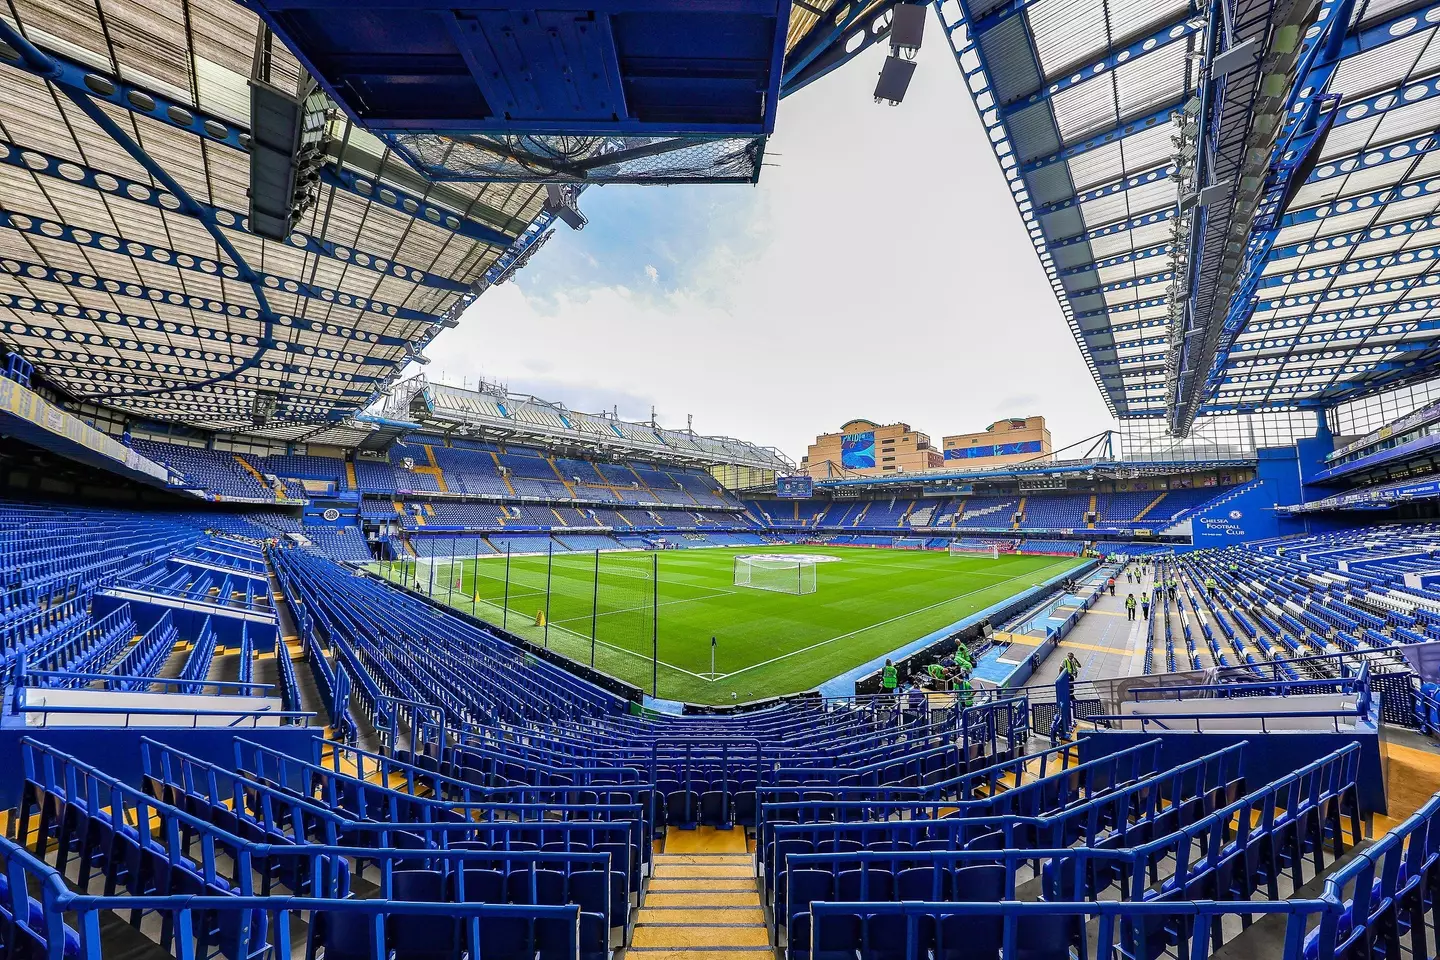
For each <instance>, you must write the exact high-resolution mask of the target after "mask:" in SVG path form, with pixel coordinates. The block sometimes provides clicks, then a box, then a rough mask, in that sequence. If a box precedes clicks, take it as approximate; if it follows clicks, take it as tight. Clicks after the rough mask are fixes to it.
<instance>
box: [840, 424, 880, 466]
mask: <svg viewBox="0 0 1440 960" xmlns="http://www.w3.org/2000/svg"><path fill="white" fill-rule="evenodd" d="M840 466H842V467H844V468H845V469H846V470H864V469H865V468H866V467H873V466H875V431H874V430H867V431H866V432H865V433H847V434H845V436H843V437H841V438H840Z"/></svg>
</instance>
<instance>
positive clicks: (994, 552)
mask: <svg viewBox="0 0 1440 960" xmlns="http://www.w3.org/2000/svg"><path fill="white" fill-rule="evenodd" d="M950 556H952V557H990V558H991V559H994V560H999V559H1000V544H998V543H965V542H963V541H958V540H957V541H951V543H950Z"/></svg>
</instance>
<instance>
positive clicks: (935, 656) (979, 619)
mask: <svg viewBox="0 0 1440 960" xmlns="http://www.w3.org/2000/svg"><path fill="white" fill-rule="evenodd" d="M1098 566H1100V561H1099V560H1093V559H1092V560H1089V561H1087V562H1086V563H1084V564H1082V565H1081V566H1079V567H1076V568H1075V569H1074V570H1069V571H1066V572H1065V573H1063V574H1060V575H1058V576H1056V577H1054V578H1053V579H1051V580H1049V581H1047V582H1045V583H1042V584H1041V585H1040V586H1038V587H1032V588H1030V589H1029V590H1026V591H1024V592H1022V593H1018V594H1016V595H1015V596H1013V597H1011V598H1010V599H1009V600H1006V601H1003V602H1002V603H1001V604H1000V605H997V606H996V607H991V608H990V609H989V610H982V611H980V612H979V613H975V614H972V615H971V616H970V617H968V618H966V619H965V620H961V621H960V626H959V627H958V628H957V629H956V630H955V632H953V633H948V634H945V635H944V636H942V637H941V638H940V639H938V640H936V641H935V642H933V643H930V644H928V645H926V646H924V647H922V648H920V649H919V650H916V651H914V652H912V653H908V654H906V655H905V656H903V657H901V658H900V659H899V660H895V665H896V667H897V669H898V670H899V673H900V676H902V677H906V676H910V675H911V674H914V673H917V672H919V671H920V669H921V668H922V667H923V666H925V665H926V664H928V663H931V662H933V661H935V660H939V659H940V658H942V657H945V656H948V655H949V654H951V653H954V652H955V647H956V645H957V644H959V643H960V642H961V641H964V642H965V643H966V644H974V643H975V642H977V641H978V640H979V639H980V638H981V636H982V635H988V632H989V628H990V626H991V624H993V623H1003V622H1004V621H1005V620H1006V619H1007V618H1009V617H1013V616H1015V615H1016V614H1017V613H1020V612H1022V611H1024V610H1025V609H1026V608H1027V607H1029V606H1031V605H1032V604H1034V603H1035V601H1036V600H1037V599H1038V598H1039V597H1041V596H1043V595H1045V594H1046V592H1048V591H1051V590H1056V589H1058V588H1059V585H1060V583H1061V582H1062V581H1064V580H1068V579H1071V578H1075V579H1078V578H1080V577H1084V576H1087V575H1088V574H1089V573H1090V572H1091V571H1093V570H1094V569H1095V568H1097V567H1098ZM901 649H903V648H901ZM981 652H983V651H981ZM892 659H893V655H892ZM975 659H976V660H977V661H978V660H979V653H977V654H976V655H975ZM881 662H882V663H883V660H882V661H881ZM882 672H883V668H882V669H876V670H875V671H874V672H873V673H867V674H866V675H865V676H863V677H861V678H860V679H858V680H856V681H855V693H856V695H857V696H863V695H866V694H873V693H879V692H880V675H881V673H882Z"/></svg>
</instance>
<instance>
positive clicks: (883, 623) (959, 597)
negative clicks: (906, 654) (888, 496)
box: [716, 561, 1063, 680]
mask: <svg viewBox="0 0 1440 960" xmlns="http://www.w3.org/2000/svg"><path fill="white" fill-rule="evenodd" d="M1061 562H1063V561H1057V562H1056V563H1052V564H1047V565H1046V566H1043V567H1039V568H1038V569H1035V570H1028V571H1026V572H1025V573H1022V574H1017V575H1016V576H1013V577H1010V578H1009V580H1002V581H1000V583H992V584H987V585H986V586H983V587H977V588H975V589H974V590H971V591H970V592H969V593H962V594H959V595H957V596H954V597H948V598H946V599H944V600H939V601H937V602H935V603H932V604H929V605H928V606H924V607H917V608H915V609H914V610H909V611H907V612H905V613H902V614H900V615H899V616H896V617H891V618H890V619H889V620H881V621H880V622H879V623H872V624H870V625H869V626H865V627H861V628H860V629H858V630H851V631H850V632H849V633H842V634H840V636H838V637H831V638H830V639H828V640H820V641H818V642H816V643H812V644H810V645H809V646H808V647H801V648H800V649H798V650H791V651H790V652H789V653H782V654H780V656H778V657H771V658H770V659H769V660H762V661H761V662H759V663H752V664H750V666H748V667H741V668H740V669H739V670H736V671H735V672H734V673H726V674H723V675H721V676H719V677H717V678H716V679H717V680H729V679H730V678H731V677H738V676H739V675H740V674H742V673H748V672H749V671H751V670H755V669H757V668H759V667H768V666H769V665H770V664H772V663H779V662H780V661H781V660H785V659H788V658H790V657H793V656H795V655H796V654H797V653H806V652H808V651H810V650H814V649H816V648H818V647H823V646H825V645H826V644H827V643H834V642H835V641H836V640H845V639H848V638H850V637H853V636H856V635H857V634H861V633H865V632H866V631H869V630H874V629H875V628H876V627H883V626H886V625H888V624H892V623H895V622H896V621H897V620H904V619H905V618H906V617H912V616H914V615H915V614H917V613H924V612H925V611H927V610H933V609H935V608H936V607H939V606H943V605H945V604H947V603H954V602H955V601H956V600H963V599H965V598H966V597H971V596H974V595H975V594H977V593H982V592H984V591H986V590H993V589H995V588H996V587H998V586H1001V585H1002V584H1005V583H1009V582H1011V581H1013V580H1020V579H1022V578H1024V577H1030V576H1034V575H1035V574H1037V573H1044V572H1045V571H1047V570H1049V569H1051V568H1053V567H1057V566H1059V565H1060V563H1061Z"/></svg>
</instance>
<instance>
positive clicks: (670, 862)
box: [626, 827, 775, 960]
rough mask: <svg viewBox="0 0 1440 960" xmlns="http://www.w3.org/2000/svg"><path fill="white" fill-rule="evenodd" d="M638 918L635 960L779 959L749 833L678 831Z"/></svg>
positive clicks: (660, 858) (659, 859)
mask: <svg viewBox="0 0 1440 960" xmlns="http://www.w3.org/2000/svg"><path fill="white" fill-rule="evenodd" d="M665 849H666V852H665V853H659V854H656V855H655V862H654V867H653V873H652V874H651V876H650V883H649V886H648V888H647V892H646V896H645V905H644V906H643V907H641V908H640V910H639V912H638V913H637V914H636V917H635V929H634V934H633V937H632V939H631V945H630V948H629V949H628V950H627V951H626V956H627V957H628V958H631V960H773V958H774V956H775V954H774V953H773V952H772V951H771V949H770V936H769V931H768V930H767V929H766V927H765V912H764V910H763V908H762V907H761V905H760V892H759V890H758V888H757V887H756V884H755V862H754V860H753V859H752V857H751V855H750V853H748V852H747V851H746V845H745V831H744V830H743V829H740V828H736V829H734V830H713V829H709V828H705V827H702V828H700V829H698V830H694V831H688V830H687V831H682V830H678V829H672V830H671V831H669V833H668V835H667V837H666V841H665Z"/></svg>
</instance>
